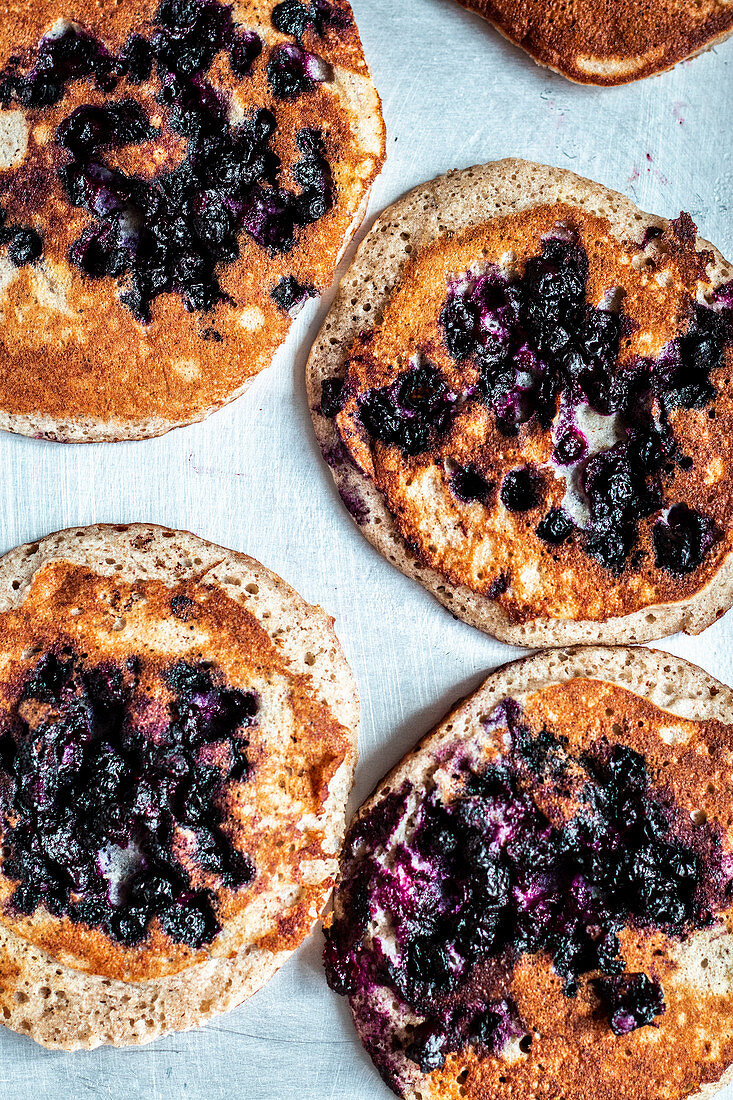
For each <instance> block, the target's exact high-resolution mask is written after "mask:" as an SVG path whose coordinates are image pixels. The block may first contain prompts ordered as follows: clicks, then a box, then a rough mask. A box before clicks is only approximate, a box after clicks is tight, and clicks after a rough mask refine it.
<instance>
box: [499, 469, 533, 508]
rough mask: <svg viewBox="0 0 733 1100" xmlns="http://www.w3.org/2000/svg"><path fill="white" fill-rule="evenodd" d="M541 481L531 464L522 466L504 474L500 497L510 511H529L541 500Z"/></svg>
mask: <svg viewBox="0 0 733 1100" xmlns="http://www.w3.org/2000/svg"><path fill="white" fill-rule="evenodd" d="M540 489H541V481H540V479H539V477H538V475H537V474H536V473H535V471H534V470H531V469H530V468H529V466H520V467H519V468H518V469H516V470H510V471H509V472H508V473H507V474H505V475H504V480H503V481H502V483H501V489H500V490H499V499H500V500H501V503H502V504H503V505H504V507H505V508H506V509H507V510H508V511H510V512H528V511H530V509H532V508H536V507H537V505H538V504H539V502H540Z"/></svg>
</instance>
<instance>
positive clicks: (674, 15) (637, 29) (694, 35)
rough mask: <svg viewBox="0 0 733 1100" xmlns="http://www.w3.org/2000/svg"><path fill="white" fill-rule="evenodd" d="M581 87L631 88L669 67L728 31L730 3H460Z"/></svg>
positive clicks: (466, 0)
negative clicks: (612, 86) (626, 86)
mask: <svg viewBox="0 0 733 1100" xmlns="http://www.w3.org/2000/svg"><path fill="white" fill-rule="evenodd" d="M460 3H462V4H463V6H464V7H466V8H469V9H471V10H473V11H476V12H478V13H479V15H483V16H484V17H485V18H486V19H488V20H490V21H491V22H492V23H493V24H494V26H495V27H496V28H497V30H499V31H501V33H502V34H503V35H504V36H505V37H506V38H508V39H509V41H510V42H514V43H515V44H516V45H517V46H521V47H522V49H523V50H526V51H527V53H528V54H529V55H530V57H532V58H533V59H534V60H535V61H537V62H538V63H539V64H540V65H547V66H549V68H551V69H554V70H555V71H556V72H558V73H561V74H562V75H563V76H566V77H568V79H569V80H574V81H577V82H578V83H580V84H605V85H609V84H628V83H629V82H630V81H632V80H641V79H642V78H643V77H646V76H653V75H654V74H655V73H660V72H662V71H663V70H664V69H669V68H671V67H672V66H673V65H676V64H677V63H678V62H679V61H683V60H684V59H685V58H688V57H692V56H693V55H694V54H697V53H700V52H701V51H702V50H707V49H710V47H711V46H714V45H716V43H718V42H722V41H723V39H725V38H727V37H728V35H729V34H730V33H731V31H733V11H731V6H730V3H729V2H728V0H701V2H700V3H692V4H690V3H685V2H684V0H682V2H680V0H646V2H645V3H644V4H639V3H638V2H637V0H571V3H569V4H568V3H565V2H562V0H553V2H551V3H545V2H543V0H523V2H522V3H519V4H517V3H512V2H511V0H460Z"/></svg>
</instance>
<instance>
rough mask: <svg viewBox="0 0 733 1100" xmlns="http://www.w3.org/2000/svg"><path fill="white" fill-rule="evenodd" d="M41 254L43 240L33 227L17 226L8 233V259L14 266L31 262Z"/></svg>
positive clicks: (22, 265)
mask: <svg viewBox="0 0 733 1100" xmlns="http://www.w3.org/2000/svg"><path fill="white" fill-rule="evenodd" d="M42 255H43V241H42V239H41V235H40V234H39V233H36V231H35V229H29V228H27V227H26V226H19V227H18V228H17V229H14V230H12V231H11V233H10V239H9V242H8V259H9V260H10V262H11V263H12V264H14V265H15V267H24V266H25V264H32V263H34V262H35V261H36V260H38V259H40V257H41V256H42Z"/></svg>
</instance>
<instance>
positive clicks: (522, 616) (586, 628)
mask: <svg viewBox="0 0 733 1100" xmlns="http://www.w3.org/2000/svg"><path fill="white" fill-rule="evenodd" d="M731 280H733V269H731V267H730V265H729V264H727V263H726V261H725V260H724V259H723V258H722V257H721V255H720V253H719V252H718V251H717V250H716V249H715V248H714V247H713V246H712V245H709V244H707V243H706V242H705V241H702V240H700V239H698V237H697V234H696V230H695V226H694V224H693V223H692V221H691V219H690V218H689V217H688V216H687V215H681V216H680V217H679V218H678V219H676V220H675V221H672V222H668V221H665V220H664V219H662V218H657V217H654V216H653V215H650V214H644V213H642V212H641V211H640V210H638V209H637V208H636V207H635V206H634V205H633V203H631V202H630V201H629V200H628V199H626V198H625V197H624V196H622V195H619V194H616V193H615V192H612V191H609V190H607V189H606V188H604V187H601V186H600V185H598V184H595V183H591V182H590V181H588V180H584V179H581V178H580V177H579V176H575V175H573V174H572V173H570V172H564V171H561V170H559V169H555V168H547V167H543V166H540V165H534V164H530V163H528V162H525V161H520V160H507V161H499V162H497V163H495V164H489V165H485V166H478V167H474V168H468V169H465V170H464V171H461V172H453V173H449V174H448V175H447V176H444V177H441V178H439V179H437V180H433V181H431V182H429V183H426V184H424V185H423V186H421V187H418V188H417V189H415V190H414V191H412V192H411V193H410V194H408V195H407V196H406V197H404V198H403V199H401V200H399V201H398V202H397V203H395V204H394V205H393V206H392V207H390V208H389V209H387V210H386V211H385V212H384V213H383V214H382V216H381V217H380V218H379V219H378V221H377V222H376V223H375V225H374V227H373V228H372V230H371V231H370V232H369V233H368V234H367V236H366V237H365V239H364V241H363V243H362V244H361V246H360V248H359V250H358V252H357V254H356V257H355V259H354V262H353V263H352V266H351V268H350V269H349V271H348V272H347V274H346V276H345V277H344V279H343V281H342V284H341V287H340V289H339V293H338V296H337V298H336V299H335V302H334V304H333V306H332V308H331V311H330V313H329V315H328V317H327V319H326V321H325V322H324V325H323V328H322V329H321V332H320V334H319V336H318V338H317V340H316V342H315V344H314V347H313V349H312V351H311V354H310V358H309V361H308V367H307V372H308V392H309V400H310V405H311V411H312V415H313V420H314V424H315V429H316V434H317V436H318V439H319V441H320V444H321V449H322V451H323V454H324V457H325V459H326V461H327V462H328V463H329V465H330V466H331V471H332V473H333V476H334V479H335V481H336V484H337V486H338V489H339V492H340V493H341V496H342V498H343V500H344V502H345V504H346V506H347V508H348V509H349V510H350V512H351V514H352V516H353V517H354V519H355V520H356V522H357V523H358V524H359V525H360V527H361V530H362V531H363V532H364V534H365V535H366V537H367V538H368V539H369V540H370V541H371V542H372V543H373V544H374V545H375V546H376V547H377V549H379V550H380V551H381V553H382V554H384V555H385V556H386V557H387V558H388V559H389V560H390V561H392V562H394V563H395V564H396V565H397V566H398V567H399V568H400V569H401V570H402V571H403V572H404V573H406V574H407V575H408V576H412V577H415V578H416V579H418V580H419V581H420V582H421V583H422V584H423V585H424V586H425V587H426V588H427V589H428V590H429V591H431V592H432V593H433V594H434V595H435V596H437V598H438V599H439V600H440V601H441V602H442V603H444V604H445V605H446V607H448V608H449V609H450V610H451V611H452V612H453V614H454V615H456V616H457V617H458V618H460V619H464V620H465V621H466V622H469V623H472V624H473V625H474V626H478V627H479V628H480V629H482V630H485V631H487V632H488V633H490V634H493V635H495V636H496V637H498V638H500V639H502V640H504V641H507V642H510V643H516V644H523V645H528V646H538V645H559V644H568V643H578V642H584V641H605V642H610V641H614V642H619V641H641V640H646V639H649V638H654V637H661V636H662V635H664V634H671V633H672V632H673V631H675V630H686V631H687V632H689V633H697V632H699V631H700V630H702V629H703V628H704V627H705V626H707V625H709V624H710V623H711V622H712V621H713V620H714V619H715V618H717V617H718V616H719V615H721V614H722V613H723V612H724V611H725V610H726V609H727V608H728V607H729V606H730V603H731V591H732V586H731V575H732V574H731V555H730V552H731V539H732V538H733V530H732V527H731V516H732V515H733V420H732V416H733V406H732V404H731V385H730V383H731V372H732V370H733V282H732V281H731Z"/></svg>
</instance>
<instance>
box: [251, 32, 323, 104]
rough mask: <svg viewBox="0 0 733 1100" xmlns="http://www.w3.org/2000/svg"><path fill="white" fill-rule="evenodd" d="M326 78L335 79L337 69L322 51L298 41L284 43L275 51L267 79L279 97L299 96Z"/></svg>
mask: <svg viewBox="0 0 733 1100" xmlns="http://www.w3.org/2000/svg"><path fill="white" fill-rule="evenodd" d="M326 80H333V70H332V68H331V66H330V65H329V63H328V62H327V61H324V59H323V58H322V57H319V56H318V54H315V53H309V52H308V50H305V49H303V47H302V46H300V45H298V44H297V43H296V42H284V43H282V45H280V46H275V48H274V49H273V50H272V53H271V54H270V60H269V61H268V63H267V82H268V84H269V85H270V88H271V89H272V93H273V95H276V96H277V97H278V99H295V98H296V97H297V96H300V95H303V94H304V93H305V92H310V91H312V90H313V88H315V86H316V84H321V83H323V82H324V81H326Z"/></svg>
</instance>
